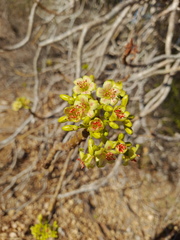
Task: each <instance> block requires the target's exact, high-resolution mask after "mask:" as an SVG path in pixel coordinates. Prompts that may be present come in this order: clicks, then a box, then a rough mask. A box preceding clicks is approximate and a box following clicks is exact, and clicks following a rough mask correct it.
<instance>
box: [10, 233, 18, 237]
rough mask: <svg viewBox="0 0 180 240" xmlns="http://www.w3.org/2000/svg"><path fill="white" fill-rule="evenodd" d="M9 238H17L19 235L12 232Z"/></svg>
mask: <svg viewBox="0 0 180 240" xmlns="http://www.w3.org/2000/svg"><path fill="white" fill-rule="evenodd" d="M9 237H10V238H16V237H17V234H16V233H15V232H10V234H9Z"/></svg>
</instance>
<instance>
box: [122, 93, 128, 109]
mask: <svg viewBox="0 0 180 240" xmlns="http://www.w3.org/2000/svg"><path fill="white" fill-rule="evenodd" d="M128 100H129V97H128V95H127V94H126V95H125V96H124V97H123V98H122V100H121V105H122V106H124V107H126V105H127V104H128Z"/></svg>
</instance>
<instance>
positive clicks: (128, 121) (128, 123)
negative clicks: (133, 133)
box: [124, 120, 132, 128]
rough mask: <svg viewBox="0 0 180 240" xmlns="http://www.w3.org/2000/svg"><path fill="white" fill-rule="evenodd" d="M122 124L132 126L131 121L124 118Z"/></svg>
mask: <svg viewBox="0 0 180 240" xmlns="http://www.w3.org/2000/svg"><path fill="white" fill-rule="evenodd" d="M124 125H125V126H126V127H129V128H130V127H132V122H131V121H130V120H125V121H124Z"/></svg>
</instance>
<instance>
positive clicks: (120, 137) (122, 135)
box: [118, 133, 124, 141]
mask: <svg viewBox="0 0 180 240" xmlns="http://www.w3.org/2000/svg"><path fill="white" fill-rule="evenodd" d="M123 139H124V134H123V133H120V134H119V135H118V141H120V140H123Z"/></svg>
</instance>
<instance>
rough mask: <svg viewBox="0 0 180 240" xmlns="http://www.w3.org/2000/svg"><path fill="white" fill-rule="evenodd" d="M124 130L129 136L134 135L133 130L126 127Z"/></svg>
mask: <svg viewBox="0 0 180 240" xmlns="http://www.w3.org/2000/svg"><path fill="white" fill-rule="evenodd" d="M124 130H125V131H126V132H127V134H129V135H131V134H133V130H132V129H131V128H128V127H126V128H125V129H124Z"/></svg>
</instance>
